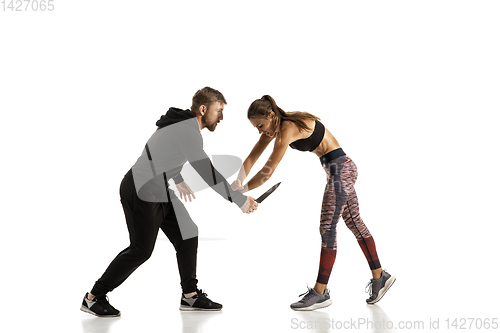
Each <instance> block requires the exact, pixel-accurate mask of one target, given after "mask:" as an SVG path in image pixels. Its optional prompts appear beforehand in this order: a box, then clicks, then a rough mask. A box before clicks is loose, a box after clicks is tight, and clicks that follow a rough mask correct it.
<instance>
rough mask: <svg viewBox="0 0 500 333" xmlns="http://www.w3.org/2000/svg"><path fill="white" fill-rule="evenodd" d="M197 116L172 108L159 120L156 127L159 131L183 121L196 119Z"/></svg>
mask: <svg viewBox="0 0 500 333" xmlns="http://www.w3.org/2000/svg"><path fill="white" fill-rule="evenodd" d="M195 117H196V116H195V115H194V113H192V112H191V111H190V110H181V109H178V108H170V109H168V111H167V113H165V114H164V115H163V116H161V117H160V119H158V121H157V122H156V126H158V129H160V128H163V127H165V126H168V125H172V124H175V123H178V122H180V121H183V120H187V119H191V118H195Z"/></svg>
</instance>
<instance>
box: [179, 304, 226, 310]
mask: <svg viewBox="0 0 500 333" xmlns="http://www.w3.org/2000/svg"><path fill="white" fill-rule="evenodd" d="M179 310H181V311H220V310H222V308H220V309H202V308H193V307H192V306H187V305H181V306H180V307H179Z"/></svg>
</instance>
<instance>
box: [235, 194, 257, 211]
mask: <svg viewBox="0 0 500 333" xmlns="http://www.w3.org/2000/svg"><path fill="white" fill-rule="evenodd" d="M257 206H259V204H258V203H257V202H256V201H255V200H254V198H252V197H247V201H245V203H244V204H243V206H241V207H240V209H241V211H242V212H243V213H247V214H250V213H253V211H255V210H257Z"/></svg>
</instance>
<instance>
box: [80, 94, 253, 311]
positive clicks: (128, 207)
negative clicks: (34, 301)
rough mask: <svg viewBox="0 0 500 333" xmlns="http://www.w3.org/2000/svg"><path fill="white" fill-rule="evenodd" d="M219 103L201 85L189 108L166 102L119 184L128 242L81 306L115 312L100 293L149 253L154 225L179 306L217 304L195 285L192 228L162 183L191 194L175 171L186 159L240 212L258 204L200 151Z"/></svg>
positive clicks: (218, 114) (184, 194)
mask: <svg viewBox="0 0 500 333" xmlns="http://www.w3.org/2000/svg"><path fill="white" fill-rule="evenodd" d="M225 104H227V102H226V100H225V98H224V96H223V95H222V94H221V93H220V92H219V91H217V90H215V89H212V88H210V87H205V88H203V89H200V90H198V91H197V92H196V94H195V95H194V96H193V103H192V106H191V110H181V109H177V108H170V109H169V110H168V112H167V113H166V114H165V115H163V116H161V118H160V120H158V121H157V122H156V125H157V126H158V129H157V130H156V132H155V133H154V134H153V135H152V136H151V137H150V138H149V140H148V142H147V144H146V147H145V148H144V151H143V152H142V155H141V156H140V157H139V158H138V160H137V162H136V163H135V164H134V165H133V166H132V168H131V169H130V170H129V172H127V174H126V175H125V177H124V178H123V180H122V182H121V185H120V198H121V203H122V206H123V210H124V212H125V218H126V221H127V227H128V231H129V234H130V246H129V247H127V248H126V249H125V250H123V251H122V252H120V253H119V254H118V256H117V257H116V258H115V259H114V260H113V261H112V262H111V264H110V265H109V267H108V268H107V270H106V271H105V272H104V274H103V275H102V277H101V278H100V279H99V280H97V281H96V283H95V285H94V287H93V288H92V290H91V291H90V292H89V293H87V294H86V295H85V297H84V300H83V303H82V306H81V310H82V311H84V312H87V313H90V314H93V315H95V316H98V317H116V316H119V315H120V311H118V310H117V309H115V308H114V307H113V306H111V304H109V302H108V300H107V297H106V294H107V293H108V292H110V291H112V290H113V289H115V288H116V287H118V286H119V285H121V284H122V283H123V282H124V281H125V280H126V279H127V278H128V277H129V276H130V274H132V272H133V271H135V269H137V268H138V267H139V266H140V265H141V264H143V263H144V262H145V261H146V260H148V259H149V257H150V256H151V253H152V252H153V248H154V245H155V242H156V237H157V234H158V230H159V229H160V228H161V230H162V231H163V232H164V233H165V235H166V236H167V237H168V239H169V240H170V241H171V243H172V244H173V246H174V248H175V250H176V252H177V264H178V269H179V274H180V277H181V286H182V292H183V294H182V297H181V306H180V310H212V311H214V310H220V309H221V308H222V305H221V304H218V303H216V302H213V301H211V300H210V299H209V298H208V297H207V295H206V294H205V293H203V292H202V291H201V290H199V289H198V287H197V283H198V280H197V279H196V255H197V249H198V228H197V226H196V224H195V223H194V222H193V221H192V220H191V218H190V216H189V214H188V212H187V210H186V208H185V207H184V205H183V203H182V202H181V200H179V198H177V196H176V195H175V193H174V192H173V191H172V190H171V189H169V188H168V186H169V184H168V180H169V179H173V180H174V182H175V184H176V187H177V189H178V190H179V192H180V195H181V199H182V198H183V197H184V199H185V200H187V199H188V198H189V200H191V196H193V197H194V194H193V192H192V191H191V189H190V188H189V186H188V185H187V184H186V183H185V182H184V180H183V178H182V176H181V174H180V171H181V169H182V166H183V165H184V164H185V163H186V162H189V163H190V164H191V165H192V166H193V168H194V169H195V170H196V171H197V172H198V173H199V174H200V176H201V177H202V178H203V180H204V181H205V182H207V184H208V185H210V186H211V187H212V189H213V190H215V191H216V192H218V193H219V194H220V195H221V196H222V197H223V198H225V199H226V200H228V201H230V202H234V203H235V204H236V205H238V207H240V209H241V210H242V211H243V212H244V213H252V212H253V211H254V210H256V209H257V206H258V204H257V203H256V202H255V201H254V199H253V198H251V197H246V196H244V195H243V194H241V193H240V192H238V191H233V190H232V189H231V187H230V186H229V184H228V183H227V181H226V180H225V179H224V177H223V176H222V175H221V174H220V173H219V172H217V170H215V168H214V167H213V165H212V163H211V161H210V159H209V158H208V156H207V154H206V153H205V152H204V151H203V138H202V136H201V132H200V131H201V130H202V129H204V128H208V130H209V131H211V132H213V131H215V129H216V127H217V124H218V123H219V122H220V121H221V120H222V119H223V110H224V105H225Z"/></svg>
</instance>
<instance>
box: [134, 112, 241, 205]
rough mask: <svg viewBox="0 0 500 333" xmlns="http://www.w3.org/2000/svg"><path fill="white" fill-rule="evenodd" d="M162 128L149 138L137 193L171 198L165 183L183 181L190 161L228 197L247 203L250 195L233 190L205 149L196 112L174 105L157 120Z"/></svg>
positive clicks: (151, 199) (138, 172)
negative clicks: (182, 173) (182, 172)
mask: <svg viewBox="0 0 500 333" xmlns="http://www.w3.org/2000/svg"><path fill="white" fill-rule="evenodd" d="M156 125H157V126H158V129H157V130H156V131H155V132H154V133H153V135H151V137H150V138H149V140H148V142H147V144H146V147H145V148H144V150H143V152H142V154H141V156H140V157H139V158H138V159H137V162H136V163H135V164H134V165H133V166H132V174H133V178H134V184H135V188H136V191H137V195H138V196H139V198H140V199H141V200H144V201H148V202H168V201H169V198H168V197H169V194H168V191H167V188H166V186H165V185H167V186H168V184H167V182H168V180H169V179H174V182H175V183H176V184H179V183H181V182H182V181H183V178H182V176H181V174H180V172H181V170H182V167H183V165H184V164H185V163H186V162H189V163H190V164H191V165H192V166H193V168H194V169H195V170H196V172H198V174H199V175H200V176H201V177H202V178H203V180H204V181H205V182H206V183H207V184H208V185H209V186H210V187H211V188H212V189H213V190H215V191H216V192H217V193H219V194H220V195H221V196H222V197H223V198H224V199H226V200H228V201H230V202H234V203H236V204H237V205H238V207H241V206H243V204H244V203H245V201H246V199H247V197H246V196H244V195H243V194H241V193H240V192H238V191H233V190H231V186H230V185H229V184H228V182H227V181H226V179H225V178H224V177H223V176H222V175H221V174H220V173H219V172H218V171H217V170H216V169H215V168H214V166H213V165H212V162H211V161H210V159H209V158H208V156H207V154H206V153H205V151H204V150H203V137H202V136H201V131H200V127H199V125H198V121H197V120H196V117H195V115H194V114H193V113H192V112H191V111H189V110H181V109H177V108H170V109H169V110H168V111H167V113H166V114H165V115H163V116H161V118H160V119H159V120H158V121H157V122H156Z"/></svg>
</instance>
